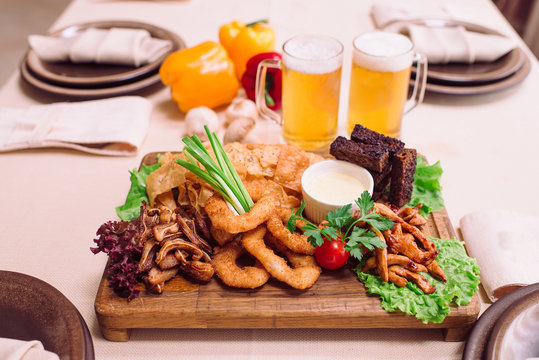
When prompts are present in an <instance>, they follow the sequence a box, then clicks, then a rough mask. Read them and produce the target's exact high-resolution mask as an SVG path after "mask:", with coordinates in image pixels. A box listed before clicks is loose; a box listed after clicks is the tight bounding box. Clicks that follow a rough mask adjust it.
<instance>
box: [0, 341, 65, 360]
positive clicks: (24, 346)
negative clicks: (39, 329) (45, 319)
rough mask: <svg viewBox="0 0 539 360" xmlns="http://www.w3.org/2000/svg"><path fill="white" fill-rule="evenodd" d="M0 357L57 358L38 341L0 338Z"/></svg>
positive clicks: (10, 359)
mask: <svg viewBox="0 0 539 360" xmlns="http://www.w3.org/2000/svg"><path fill="white" fill-rule="evenodd" d="M0 359H3V360H57V359H59V357H58V355H56V354H55V353H53V352H50V351H47V350H45V349H44V348H43V344H41V342H40V341H37V340H32V341H22V340H15V339H8V338H0Z"/></svg>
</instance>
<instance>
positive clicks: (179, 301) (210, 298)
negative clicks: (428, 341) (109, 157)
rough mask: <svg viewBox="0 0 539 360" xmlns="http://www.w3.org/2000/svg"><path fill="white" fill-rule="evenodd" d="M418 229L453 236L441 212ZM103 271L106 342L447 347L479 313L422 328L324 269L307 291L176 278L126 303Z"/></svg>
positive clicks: (346, 276)
mask: <svg viewBox="0 0 539 360" xmlns="http://www.w3.org/2000/svg"><path fill="white" fill-rule="evenodd" d="M155 160H156V156H155V154H149V155H147V156H146V157H145V158H144V159H143V163H144V164H151V163H153V162H155ZM423 231H424V232H425V233H426V234H427V235H429V236H432V237H438V238H452V237H455V236H456V235H455V231H454V229H453V226H452V225H451V222H450V220H449V217H448V215H447V212H446V210H445V209H444V210H441V211H438V212H434V213H432V214H431V215H430V217H429V219H428V223H427V224H426V225H425V226H424V227H423ZM107 267H108V264H107ZM106 272H107V268H105V271H104V273H103V277H102V279H101V283H100V285H99V289H98V291H97V295H96V299H95V311H96V314H97V319H98V321H99V326H100V328H101V331H102V333H103V336H104V337H105V338H106V339H108V340H111V341H128V340H129V336H130V331H131V329H136V328H407V329H416V328H417V329H424V328H439V329H443V330H444V339H445V340H446V341H460V340H462V339H463V338H464V337H465V336H466V334H467V333H468V331H469V329H470V328H471V326H472V325H473V324H474V322H475V320H476V319H477V316H478V314H479V310H480V303H479V297H478V295H477V293H476V294H475V295H474V296H473V297H472V301H471V302H470V303H469V304H468V305H466V306H460V307H458V308H452V309H451V312H450V313H449V314H448V315H447V317H446V318H445V320H444V321H443V322H442V323H441V324H432V323H429V324H426V325H425V324H423V323H422V322H421V321H420V320H418V319H417V318H415V317H414V316H410V315H407V314H404V313H401V312H393V313H389V312H386V311H385V310H384V309H382V307H381V306H380V300H379V298H378V297H377V296H373V295H369V294H367V292H366V290H365V287H364V286H363V284H362V283H361V282H360V281H359V280H358V279H357V276H356V275H355V274H354V273H353V272H352V271H351V270H350V269H345V268H343V269H340V270H335V271H324V272H323V273H322V275H321V276H320V278H319V279H318V281H317V282H316V283H315V284H314V285H313V286H312V287H311V288H310V289H307V290H297V289H293V288H291V287H290V286H288V285H286V284H284V283H281V282H279V281H278V280H275V279H273V278H272V279H271V280H270V281H269V282H268V283H267V284H265V285H264V286H263V287H262V288H260V289H256V290H246V289H236V288H230V287H228V286H226V285H224V284H223V283H222V282H221V281H220V280H219V279H218V278H217V277H214V278H213V279H212V280H211V281H210V282H209V283H208V284H201V285H198V284H195V283H192V282H190V281H188V280H186V279H184V278H182V277H180V276H177V277H176V278H174V279H172V280H171V281H169V282H167V283H166V284H165V288H164V291H163V294H161V295H154V294H150V293H148V292H146V291H145V289H144V286H143V285H142V284H141V286H140V290H141V295H140V297H138V298H136V299H134V300H132V301H131V302H127V300H126V299H124V298H120V297H118V296H117V295H116V294H115V293H114V291H113V290H112V289H111V288H110V287H109V282H108V280H107V279H106Z"/></svg>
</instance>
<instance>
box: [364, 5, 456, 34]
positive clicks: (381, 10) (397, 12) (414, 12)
mask: <svg viewBox="0 0 539 360" xmlns="http://www.w3.org/2000/svg"><path fill="white" fill-rule="evenodd" d="M371 16H372V18H373V20H374V24H375V25H376V27H377V28H382V27H384V26H385V25H388V24H389V23H391V22H393V21H402V20H417V19H450V18H451V14H450V13H449V11H448V10H447V9H446V8H445V7H442V6H439V5H438V4H431V3H429V2H425V1H423V2H421V3H417V4H414V3H406V4H402V3H399V5H388V4H375V5H373V6H372V7H371Z"/></svg>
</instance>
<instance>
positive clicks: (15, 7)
mask: <svg viewBox="0 0 539 360" xmlns="http://www.w3.org/2000/svg"><path fill="white" fill-rule="evenodd" d="M69 2H70V0H0V64H1V65H2V66H0V86H1V85H2V84H3V83H4V82H6V81H7V79H8V77H9V76H10V75H11V74H12V73H13V70H14V69H15V68H16V67H17V66H18V65H19V62H20V61H21V59H22V57H23V55H24V51H25V50H26V48H27V46H28V42H27V37H28V35H30V34H43V33H45V32H46V31H47V29H48V28H49V27H50V26H51V25H52V24H53V22H54V20H56V18H58V16H59V15H60V14H61V12H62V11H63V10H64V9H65V8H66V6H67V5H68V4H69ZM493 2H494V4H496V6H497V7H498V8H499V9H500V11H501V12H502V13H503V14H504V15H505V17H506V18H507V19H508V20H509V22H510V23H511V25H512V26H513V27H514V28H515V30H516V31H517V32H518V33H519V34H520V36H521V37H522V38H523V39H524V41H525V42H526V43H527V44H528V46H529V47H530V48H531V49H532V51H533V52H534V53H535V56H537V57H539V0H493ZM231 20H232V19H231Z"/></svg>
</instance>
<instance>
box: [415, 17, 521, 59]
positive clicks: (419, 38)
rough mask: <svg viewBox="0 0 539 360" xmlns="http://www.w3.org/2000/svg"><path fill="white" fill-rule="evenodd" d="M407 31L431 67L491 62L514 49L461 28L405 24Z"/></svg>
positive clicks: (511, 44) (503, 41)
mask: <svg viewBox="0 0 539 360" xmlns="http://www.w3.org/2000/svg"><path fill="white" fill-rule="evenodd" d="M406 29H407V30H408V34H407V35H409V36H410V39H411V40H412V42H413V43H414V47H415V49H416V51H417V52H420V53H422V54H424V55H426V56H427V59H428V61H429V63H431V64H447V63H450V62H451V63H455V62H458V63H468V64H471V63H474V62H492V61H495V60H497V59H499V58H500V57H502V56H503V55H505V54H507V53H508V52H510V51H511V50H513V49H514V48H515V46H516V43H515V42H514V41H513V40H511V39H509V38H506V37H504V36H499V35H489V34H480V33H476V32H472V31H467V30H466V29H465V28H464V26H456V27H428V26H420V25H407V26H406Z"/></svg>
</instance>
